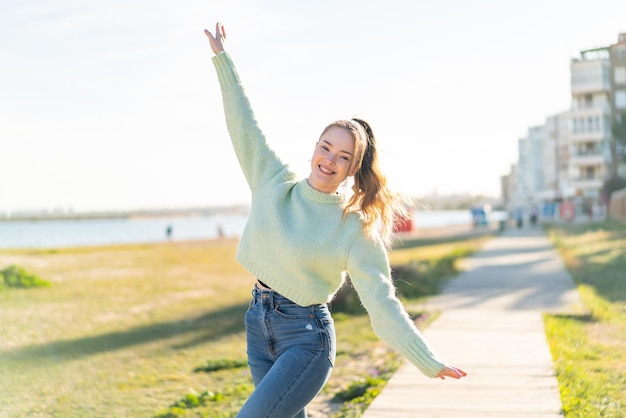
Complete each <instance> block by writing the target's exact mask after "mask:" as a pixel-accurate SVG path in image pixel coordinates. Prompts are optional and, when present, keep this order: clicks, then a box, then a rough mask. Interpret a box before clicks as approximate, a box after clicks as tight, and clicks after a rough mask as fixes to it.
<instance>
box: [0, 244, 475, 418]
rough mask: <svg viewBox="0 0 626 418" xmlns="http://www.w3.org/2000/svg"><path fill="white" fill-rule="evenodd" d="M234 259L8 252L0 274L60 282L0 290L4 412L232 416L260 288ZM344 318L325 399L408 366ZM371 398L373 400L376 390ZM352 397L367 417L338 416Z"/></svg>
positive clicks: (119, 250) (246, 379)
mask: <svg viewBox="0 0 626 418" xmlns="http://www.w3.org/2000/svg"><path fill="white" fill-rule="evenodd" d="M484 239H485V238H480V239H474V240H468V241H459V242H456V243H453V244H443V243H438V244H437V245H425V244H424V243H420V244H416V243H413V244H412V245H405V246H403V247H399V248H396V249H394V250H393V251H392V253H391V254H390V258H391V261H392V263H393V264H394V265H401V264H402V263H410V262H414V261H415V260H416V259H420V260H423V261H426V260H428V259H429V257H430V258H438V257H446V256H448V255H449V254H450V253H452V252H454V251H457V253H458V251H467V250H466V248H468V247H470V248H471V247H472V246H473V245H480V243H479V241H480V240H484ZM417 245H420V246H419V247H418V246H417ZM447 245H448V246H447ZM459 248H464V249H463V250H459ZM235 252H236V241H234V240H222V241H210V242H192V243H164V244H150V245H124V246H106V247H92V248H75V249H50V250H2V251H0V269H2V268H4V267H6V266H10V265H19V266H22V267H23V268H24V269H26V271H28V272H29V273H32V274H35V275H36V276H37V277H40V278H41V279H42V280H45V281H49V282H50V283H51V286H50V287H46V288H32V289H8V290H5V291H3V292H0V319H1V321H0V365H2V366H1V367H2V371H1V373H0V411H2V414H5V415H6V416H10V417H30V416H59V417H61V416H62V417H67V418H72V417H85V416H90V417H129V416H132V417H156V416H161V417H165V416H177V417H196V416H209V417H231V416H234V415H235V414H236V411H238V409H239V408H240V407H241V405H242V404H243V402H245V399H246V398H247V397H248V395H249V393H250V392H251V391H252V383H251V379H250V375H249V371H248V369H247V367H240V366H241V365H242V362H244V361H245V358H246V354H245V336H244V326H243V315H244V313H245V310H246V308H247V304H248V301H249V298H250V290H251V288H252V284H253V278H252V277H251V276H250V275H249V274H248V273H247V272H246V271H244V270H243V268H241V267H240V266H239V265H238V264H237V263H236V262H235ZM443 279H444V278H443V277H442V278H441V280H443ZM335 320H336V328H337V334H338V337H339V338H338V339H339V341H338V344H337V361H336V367H335V370H334V372H333V375H332V376H331V379H330V380H329V382H328V384H327V385H326V387H325V388H324V390H323V391H322V393H321V394H320V395H319V396H318V399H316V400H315V401H314V403H315V402H316V403H318V404H322V403H323V404H326V403H327V404H331V405H332V404H333V403H332V402H331V400H332V398H333V397H334V396H335V394H336V393H338V392H340V391H342V390H346V388H347V387H349V386H350V385H354V384H358V382H361V381H363V379H365V381H367V379H368V378H369V379H370V383H371V382H374V381H375V380H376V379H378V378H381V377H383V378H385V379H383V380H384V381H386V376H388V375H389V374H390V373H391V372H392V371H393V370H395V368H396V367H397V365H398V364H399V361H400V357H399V356H398V355H397V354H396V353H393V352H392V351H391V350H390V349H389V348H388V347H387V346H386V345H385V344H384V343H383V342H382V341H380V340H379V339H378V338H377V337H376V335H375V334H374V333H373V331H372V329H371V326H370V325H369V318H368V317H367V316H366V315H348V314H341V313H337V314H336V315H335ZM371 379H374V380H371ZM354 382H357V383H354ZM376 382H377V381H376ZM378 383H380V382H378ZM378 383H377V385H375V386H376V387H377V388H379V387H382V386H381V385H380V384H378ZM366 393H369V394H370V395H368V396H369V399H365V401H366V402H370V401H371V399H372V396H371V395H372V394H373V393H375V390H372V391H370V392H367V391H366ZM362 396H363V395H362ZM343 402H344V401H337V402H336V403H335V404H334V407H335V411H334V412H333V414H334V413H337V414H339V415H335V416H344V417H345V416H359V414H360V412H359V411H361V410H362V409H363V408H361V409H355V408H351V412H336V410H339V409H340V408H341V405H342V404H343ZM348 402H350V401H348ZM328 416H331V413H329V414H328Z"/></svg>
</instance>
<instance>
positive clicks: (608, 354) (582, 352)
mask: <svg viewBox="0 0 626 418" xmlns="http://www.w3.org/2000/svg"><path fill="white" fill-rule="evenodd" d="M547 231H548V233H549V235H550V237H551V239H552V240H553V242H554V243H555V244H556V246H557V248H558V249H559V251H560V253H561V255H562V257H563V260H564V262H565V265H566V267H567V269H568V270H569V272H570V273H571V275H572V277H573V279H574V281H575V282H576V284H577V286H578V290H579V292H580V295H581V297H582V299H583V302H584V304H585V306H586V308H587V309H588V311H589V313H588V314H585V315H569V316H568V315H564V316H559V315H546V318H545V321H546V330H547V337H548V341H549V344H550V349H551V351H552V355H553V358H554V361H555V366H556V372H557V377H558V381H559V388H560V392H561V400H562V402H563V409H564V413H565V416H567V417H581V418H583V417H584V418H594V417H615V418H621V417H624V416H626V224H624V223H618V222H608V221H607V222H603V223H594V224H585V225H558V226H557V225H553V226H550V227H548V228H547Z"/></svg>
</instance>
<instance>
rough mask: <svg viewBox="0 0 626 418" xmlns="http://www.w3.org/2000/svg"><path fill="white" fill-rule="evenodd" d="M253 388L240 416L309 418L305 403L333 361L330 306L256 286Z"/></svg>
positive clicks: (251, 325)
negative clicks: (305, 303) (297, 300)
mask: <svg viewBox="0 0 626 418" xmlns="http://www.w3.org/2000/svg"><path fill="white" fill-rule="evenodd" d="M245 322H246V337H247V344H248V364H249V366H250V371H251V373H252V380H254V385H255V389H254V392H253V393H252V395H250V398H248V400H247V401H246V403H245V405H244V406H243V408H242V409H241V410H240V411H239V414H237V417H238V418H252V417H254V418H270V417H272V418H290V417H294V418H306V416H307V414H306V405H307V404H308V403H309V402H311V400H313V398H315V396H316V395H317V394H318V393H319V392H320V391H321V390H322V387H323V386H324V384H325V383H326V381H327V380H328V378H329V376H330V373H331V371H332V369H333V365H334V363H335V354H336V352H335V350H336V346H335V326H334V323H333V319H332V317H331V316H330V312H329V310H328V307H327V306H326V305H312V306H306V307H303V306H300V305H297V304H296V303H294V302H292V301H291V300H289V299H287V298H286V297H284V296H282V295H280V294H279V293H277V292H274V291H268V290H263V289H259V288H257V287H255V288H254V290H253V291H252V300H251V301H250V306H249V308H248V311H247V312H246V318H245Z"/></svg>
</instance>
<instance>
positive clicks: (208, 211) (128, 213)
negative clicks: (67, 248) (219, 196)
mask: <svg viewBox="0 0 626 418" xmlns="http://www.w3.org/2000/svg"><path fill="white" fill-rule="evenodd" d="M248 212H249V207H248V206H247V205H232V206H215V207H200V208H180V209H141V210H125V211H94V212H43V211H42V212H16V213H9V214H7V213H4V214H2V213H0V222H12V221H33V222H36V221H63V220H68V221H77V220H94V219H140V218H174V217H192V216H214V215H247V214H248Z"/></svg>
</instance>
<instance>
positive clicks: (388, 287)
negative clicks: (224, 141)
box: [205, 23, 466, 418]
mask: <svg viewBox="0 0 626 418" xmlns="http://www.w3.org/2000/svg"><path fill="white" fill-rule="evenodd" d="M205 33H206V35H207V37H208V38H209V41H210V44H211V49H212V50H213V52H214V53H215V57H213V64H214V65H215V68H216V71H217V75H218V79H219V83H220V87H221V91H222V95H223V101H224V110H225V114H226V122H227V126H228V130H229V133H230V137H231V140H232V143H233V146H234V148H235V152H236V154H237V157H238V159H239V163H240V165H241V168H242V170H243V173H244V175H245V177H246V180H247V182H248V185H249V186H250V189H251V191H252V202H253V204H252V207H251V212H250V214H249V217H248V223H247V225H246V229H245V231H244V233H243V236H242V237H241V239H240V242H239V249H238V252H237V260H238V261H239V262H240V263H241V264H242V265H243V266H244V267H245V268H246V269H247V270H248V271H250V273H252V274H253V275H254V276H256V278H257V282H256V283H255V286H254V289H253V291H252V295H253V296H252V301H251V302H250V306H249V309H248V311H247V312H246V316H245V323H246V336H247V345H248V350H247V353H248V363H249V365H250V370H251V373H252V379H253V380H254V384H255V386H256V388H255V390H254V392H253V393H252V395H251V396H250V398H249V399H248V400H247V402H246V403H245V405H244V406H243V408H242V409H241V411H240V412H239V414H238V415H237V416H238V417H270V416H271V417H280V418H288V417H289V418H290V417H306V406H307V404H308V403H309V402H310V401H311V400H312V399H313V398H314V397H315V396H316V395H317V394H318V393H319V391H320V390H321V389H322V387H323V386H324V384H325V383H326V381H327V379H328V377H329V376H330V373H331V370H332V368H333V366H334V363H335V350H336V339H335V328H334V325H333V319H332V317H331V315H330V312H329V310H328V307H327V305H326V304H327V303H328V302H329V301H330V300H332V298H333V296H334V295H335V293H336V292H337V291H338V289H339V288H340V287H341V285H342V284H343V279H344V277H345V275H346V274H348V273H349V275H350V279H351V281H352V284H353V285H354V287H355V289H356V290H357V292H358V294H359V296H360V299H361V302H362V303H363V306H364V307H365V308H366V309H367V311H368V312H369V316H370V319H371V322H372V326H373V328H374V330H375V331H376V333H377V334H378V335H379V336H380V337H381V338H382V339H383V340H385V341H386V342H387V343H388V344H389V345H390V346H391V347H393V348H395V349H396V350H397V351H399V352H400V353H402V354H403V355H404V356H405V357H406V358H408V359H409V360H410V361H411V362H412V363H413V364H415V365H416V366H417V367H418V368H419V369H420V370H421V371H422V372H423V373H424V374H425V375H427V376H429V377H439V378H441V379H444V378H446V377H452V378H455V379H458V378H461V377H463V376H465V375H466V373H465V372H464V371H462V370H460V369H458V368H456V367H454V366H452V365H450V364H449V363H447V362H446V361H445V360H443V359H442V358H440V357H438V356H436V355H435V354H434V352H433V350H432V349H431V348H430V347H429V346H428V344H427V343H426V341H425V340H424V338H423V336H422V334H421V333H420V331H419V330H418V329H417V328H416V327H415V325H414V324H413V321H411V319H410V318H409V316H408V314H407V313H406V311H405V309H404V308H403V306H402V304H401V303H400V301H399V300H398V299H397V298H396V296H395V293H396V290H395V288H394V286H393V281H392V279H391V273H390V268H389V262H388V258H387V249H388V248H389V245H390V242H391V239H392V237H391V234H392V230H393V219H394V217H395V216H396V215H398V214H401V215H402V214H403V210H404V209H405V208H404V205H403V204H402V202H401V200H400V199H399V196H398V195H396V194H394V193H392V192H391V191H390V190H389V189H388V187H387V185H386V181H385V177H384V176H383V175H382V174H381V172H380V169H379V166H378V165H379V162H378V151H377V148H376V140H375V137H374V134H373V132H372V130H371V128H370V125H369V124H368V123H366V122H365V121H363V120H360V119H351V120H340V121H336V122H333V123H331V124H330V125H328V126H327V127H326V128H325V129H324V130H323V131H322V134H321V136H320V138H319V139H318V140H317V143H315V144H310V145H311V146H312V145H315V146H314V150H313V155H312V159H311V172H310V174H309V176H308V178H306V179H298V178H297V176H296V174H294V173H293V172H291V171H290V170H289V168H288V166H287V165H286V164H285V163H283V161H282V160H280V159H279V158H278V157H277V156H276V155H275V153H274V151H273V150H272V149H271V148H270V146H269V145H268V143H267V142H266V140H265V136H264V135H263V132H262V131H261V129H260V128H259V126H258V125H257V121H256V119H255V117H254V115H253V112H252V108H251V106H250V103H249V101H248V98H247V96H246V94H245V92H244V89H243V87H242V85H241V82H240V80H239V76H238V74H237V72H236V70H235V67H234V65H233V62H232V61H231V58H230V56H229V55H228V54H227V53H226V52H224V39H225V36H226V33H225V31H224V27H223V26H222V25H221V24H220V23H217V25H216V27H215V35H213V34H212V33H210V32H209V31H208V30H205ZM274 68H280V65H279V63H278V64H277V63H274ZM293 133H294V134H297V132H293ZM294 139H295V138H294ZM304 146H307V147H308V146H309V145H308V144H306V143H305V144H304ZM349 177H352V178H353V180H354V186H353V188H352V190H353V191H354V195H353V196H352V197H350V198H348V197H346V196H344V195H343V194H341V193H338V190H341V187H340V186H341V185H342V184H344V182H345V181H346V180H348V178H349Z"/></svg>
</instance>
